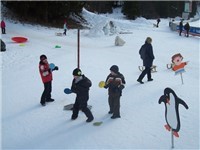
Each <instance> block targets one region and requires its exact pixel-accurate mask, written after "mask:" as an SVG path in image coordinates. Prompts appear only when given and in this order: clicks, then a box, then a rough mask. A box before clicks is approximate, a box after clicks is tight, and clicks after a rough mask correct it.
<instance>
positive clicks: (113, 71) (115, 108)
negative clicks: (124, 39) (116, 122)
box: [104, 65, 126, 119]
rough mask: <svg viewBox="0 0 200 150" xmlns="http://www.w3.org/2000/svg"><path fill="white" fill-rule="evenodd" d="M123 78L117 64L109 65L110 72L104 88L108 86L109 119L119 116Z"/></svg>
mask: <svg viewBox="0 0 200 150" xmlns="http://www.w3.org/2000/svg"><path fill="white" fill-rule="evenodd" d="M125 83H126V82H125V78H124V76H123V74H121V73H120V72H119V68H118V66H117V65H113V66H111V67H110V74H109V75H108V76H107V78H106V82H105V86H104V88H105V89H107V88H108V95H109V96H108V104H109V107H110V110H109V112H108V113H109V114H112V116H111V119H116V118H120V117H121V116H120V97H121V96H122V90H123V89H124V85H125Z"/></svg>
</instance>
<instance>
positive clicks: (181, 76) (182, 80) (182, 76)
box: [181, 73, 183, 84]
mask: <svg viewBox="0 0 200 150" xmlns="http://www.w3.org/2000/svg"><path fill="white" fill-rule="evenodd" d="M181 81H182V84H183V76H182V73H181Z"/></svg>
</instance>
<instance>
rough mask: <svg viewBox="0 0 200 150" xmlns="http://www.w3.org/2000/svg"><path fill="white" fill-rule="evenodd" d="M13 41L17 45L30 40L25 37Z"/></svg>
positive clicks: (14, 38)
mask: <svg viewBox="0 0 200 150" xmlns="http://www.w3.org/2000/svg"><path fill="white" fill-rule="evenodd" d="M12 40H13V41H15V42H16V43H24V42H26V41H27V40H28V39H27V38H25V37H12Z"/></svg>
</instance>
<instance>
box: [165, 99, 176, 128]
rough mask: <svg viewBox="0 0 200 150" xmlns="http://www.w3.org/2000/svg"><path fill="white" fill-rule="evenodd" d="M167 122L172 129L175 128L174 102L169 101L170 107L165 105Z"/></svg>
mask: <svg viewBox="0 0 200 150" xmlns="http://www.w3.org/2000/svg"><path fill="white" fill-rule="evenodd" d="M167 122H168V124H169V125H170V126H171V128H172V129H176V128H177V124H178V121H177V114H176V110H175V102H174V101H171V100H170V105H168V104H167Z"/></svg>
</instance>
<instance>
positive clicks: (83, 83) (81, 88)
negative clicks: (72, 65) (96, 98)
mask: <svg viewBox="0 0 200 150" xmlns="http://www.w3.org/2000/svg"><path fill="white" fill-rule="evenodd" d="M73 76H74V79H73V81H72V86H71V91H72V92H73V93H76V100H75V103H74V106H73V114H72V117H71V119H72V120H75V119H76V118H77V117H78V113H79V110H82V111H83V112H84V113H85V115H86V117H87V118H88V119H87V120H86V122H91V121H92V120H93V119H94V117H93V115H92V113H91V111H90V109H88V107H87V102H88V100H89V89H90V87H91V86H92V82H91V81H90V80H89V79H88V78H87V77H86V76H84V75H82V72H81V70H80V69H78V68H76V69H74V71H73Z"/></svg>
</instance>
